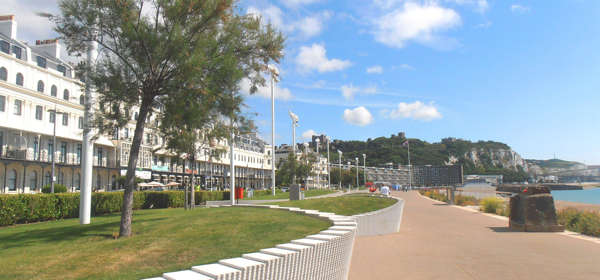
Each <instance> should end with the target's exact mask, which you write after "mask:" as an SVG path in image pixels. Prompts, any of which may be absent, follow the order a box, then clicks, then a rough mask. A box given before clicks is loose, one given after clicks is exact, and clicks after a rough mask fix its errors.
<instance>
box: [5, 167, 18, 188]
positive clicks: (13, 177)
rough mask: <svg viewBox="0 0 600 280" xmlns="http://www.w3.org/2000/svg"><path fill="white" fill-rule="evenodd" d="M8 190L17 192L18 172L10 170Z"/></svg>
mask: <svg viewBox="0 0 600 280" xmlns="http://www.w3.org/2000/svg"><path fill="white" fill-rule="evenodd" d="M7 183H8V190H9V191H16V190H17V171H16V170H14V169H13V170H9V171H8V182H7Z"/></svg>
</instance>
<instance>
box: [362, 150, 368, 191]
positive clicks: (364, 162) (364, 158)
mask: <svg viewBox="0 0 600 280" xmlns="http://www.w3.org/2000/svg"><path fill="white" fill-rule="evenodd" d="M362 155H363V179H364V180H363V181H364V183H365V186H366V185H367V155H366V154H362Z"/></svg>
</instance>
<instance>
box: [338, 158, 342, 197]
mask: <svg viewBox="0 0 600 280" xmlns="http://www.w3.org/2000/svg"><path fill="white" fill-rule="evenodd" d="M338 155H339V158H340V161H339V163H340V182H339V183H340V190H341V189H342V151H340V150H338Z"/></svg>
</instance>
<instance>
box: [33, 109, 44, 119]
mask: <svg viewBox="0 0 600 280" xmlns="http://www.w3.org/2000/svg"><path fill="white" fill-rule="evenodd" d="M43 113H44V108H42V106H40V105H37V106H35V119H36V120H41V119H42V115H43Z"/></svg>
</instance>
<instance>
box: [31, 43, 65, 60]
mask: <svg viewBox="0 0 600 280" xmlns="http://www.w3.org/2000/svg"><path fill="white" fill-rule="evenodd" d="M35 49H36V50H38V51H44V52H46V53H47V54H49V55H51V56H53V57H55V58H60V44H59V43H58V39H50V40H36V41H35Z"/></svg>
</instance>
